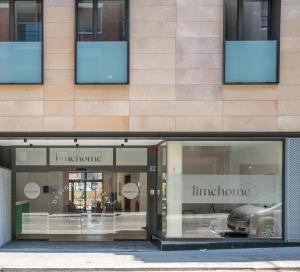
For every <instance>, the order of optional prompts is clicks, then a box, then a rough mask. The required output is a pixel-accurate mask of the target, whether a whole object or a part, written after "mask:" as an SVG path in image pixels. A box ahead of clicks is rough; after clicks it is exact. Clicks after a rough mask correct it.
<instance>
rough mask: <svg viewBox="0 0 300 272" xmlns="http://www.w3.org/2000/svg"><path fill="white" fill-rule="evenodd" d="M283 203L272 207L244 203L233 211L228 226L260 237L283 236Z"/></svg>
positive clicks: (242, 232) (236, 230)
mask: <svg viewBox="0 0 300 272" xmlns="http://www.w3.org/2000/svg"><path fill="white" fill-rule="evenodd" d="M281 214H282V204H281V203H279V204H276V205H274V206H272V207H261V206H255V205H244V206H241V207H238V208H236V209H234V210H232V211H231V213H230V214H229V216H228V218H227V226H228V228H229V229H231V230H232V231H233V232H235V233H241V234H248V235H255V236H256V237H258V238H272V237H280V236H281Z"/></svg>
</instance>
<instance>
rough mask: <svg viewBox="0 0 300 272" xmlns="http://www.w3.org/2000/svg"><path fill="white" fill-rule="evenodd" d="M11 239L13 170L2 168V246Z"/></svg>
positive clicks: (0, 187)
mask: <svg viewBox="0 0 300 272" xmlns="http://www.w3.org/2000/svg"><path fill="white" fill-rule="evenodd" d="M10 240H11V171H10V170H8V169H4V168H0V247H1V246H3V245H4V244H6V243H7V242H9V241H10Z"/></svg>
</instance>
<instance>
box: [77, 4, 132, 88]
mask: <svg viewBox="0 0 300 272" xmlns="http://www.w3.org/2000/svg"><path fill="white" fill-rule="evenodd" d="M79 1H80V0H75V30H74V31H75V35H74V43H75V54H74V64H75V69H74V78H75V85H129V82H130V69H129V67H130V57H129V54H130V42H129V33H130V28H129V25H130V24H129V18H130V13H129V11H130V9H129V1H130V0H123V1H124V2H125V31H126V35H125V38H126V40H125V41H126V42H127V80H126V82H125V83H123V82H122V83H118V82H116V83H103V82H94V83H81V82H78V80H77V53H78V50H77V42H80V40H78V31H79V27H78V26H79V25H78V22H79V14H78V5H79ZM91 1H92V2H93V40H92V41H90V42H99V40H97V37H98V8H97V3H98V0H91ZM102 1H114V0H102ZM101 16H102V18H103V10H101ZM82 42H84V41H82Z"/></svg>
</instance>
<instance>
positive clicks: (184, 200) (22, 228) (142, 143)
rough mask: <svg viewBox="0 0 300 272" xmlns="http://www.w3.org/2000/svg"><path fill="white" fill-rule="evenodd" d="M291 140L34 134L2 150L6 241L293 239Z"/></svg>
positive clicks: (233, 243)
mask: <svg viewBox="0 0 300 272" xmlns="http://www.w3.org/2000/svg"><path fill="white" fill-rule="evenodd" d="M295 140H296V139H285V138H280V137H273V138H251V139H249V138H243V137H240V138H230V137H229V138H210V139H207V138H192V139H191V138H165V139H163V138H160V139H158V138H153V139H129V140H128V139H125V140H124V139H122V140H119V139H118V140H105V141H104V140H98V142H97V141H96V142H95V141H94V142H92V141H89V140H85V141H84V140H77V139H64V140H61V139H55V140H53V139H52V140H49V139H48V140H46V139H40V140H39V142H35V140H30V141H29V140H28V142H27V141H26V142H25V141H24V142H23V143H22V144H20V145H18V144H15V145H10V146H7V147H6V150H7V148H9V150H10V153H11V162H12V165H11V171H12V175H11V176H12V178H11V193H12V194H11V195H12V200H11V201H12V205H13V207H12V210H11V218H12V219H11V220H12V224H11V225H12V238H13V239H17V240H24V239H26V240H27V239H30V240H36V239H45V240H49V241H115V240H151V241H154V242H155V243H157V244H158V245H159V246H160V247H161V248H162V249H176V248H199V247H201V246H202V247H210V246H211V245H214V246H215V247H217V246H218V245H219V246H222V247H224V246H225V247H239V246H242V245H247V246H263V245H268V244H271V245H284V244H286V243H287V242H289V243H290V244H293V243H297V242H299V241H300V239H299V238H300V235H298V234H297V230H295V227H296V226H297V224H298V220H299V217H300V215H299V213H297V212H295V208H294V206H292V205H295V204H294V203H295V199H296V198H295V194H297V190H299V188H298V187H299V184H298V180H296V181H293V180H292V179H291V178H290V177H294V174H293V171H295V170H294V169H295V167H294V166H293V167H292V164H293V163H294V164H295V163H296V165H297V160H296V159H295V158H293V159H292V160H291V159H288V158H290V157H291V156H294V157H295V156H299V155H297V154H294V153H293V150H294V149H291V148H290V145H291V144H293V143H294V142H293V141H295ZM18 141H19V142H20V139H19V140H18ZM22 141H23V140H22ZM70 142H72V144H70ZM58 143H59V144H58ZM91 143H94V144H93V145H91ZM2 144H3V145H4V144H5V142H3V141H2ZM7 144H8V142H7ZM286 146H287V148H286ZM291 152H292V153H293V154H292V153H291ZM4 157H5V156H2V160H3V158H4ZM291 158H292V157H291ZM287 162H288V163H287ZM297 186H298V187H297ZM291 188H292V189H291ZM287 206H290V209H287Z"/></svg>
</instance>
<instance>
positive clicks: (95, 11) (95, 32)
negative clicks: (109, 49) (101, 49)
mask: <svg viewBox="0 0 300 272" xmlns="http://www.w3.org/2000/svg"><path fill="white" fill-rule="evenodd" d="M97 22H98V0H93V40H94V41H97V38H98V37H97V36H98V26H97Z"/></svg>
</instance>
